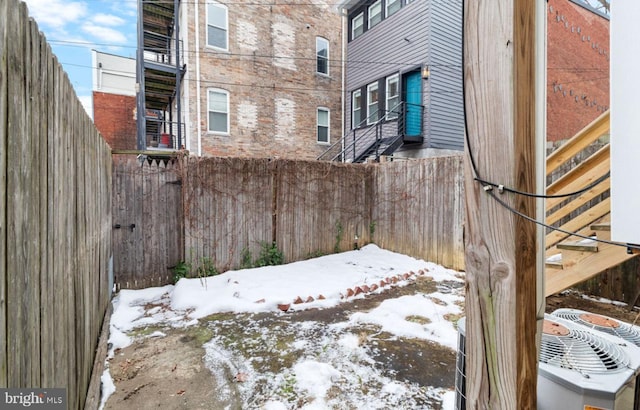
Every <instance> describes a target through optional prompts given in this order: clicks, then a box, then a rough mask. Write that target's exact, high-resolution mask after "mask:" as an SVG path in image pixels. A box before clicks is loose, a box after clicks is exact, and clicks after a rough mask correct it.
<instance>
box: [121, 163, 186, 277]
mask: <svg viewBox="0 0 640 410" xmlns="http://www.w3.org/2000/svg"><path fill="white" fill-rule="evenodd" d="M177 161H178V160H177V159H173V160H166V161H153V160H151V161H147V160H146V159H142V160H138V158H137V156H136V155H130V154H114V155H113V197H112V198H113V199H112V201H113V202H112V204H113V234H112V244H113V248H112V249H113V255H114V261H113V265H114V266H113V271H114V281H115V282H116V284H117V285H118V287H124V288H145V287H150V286H160V285H165V284H167V283H171V272H170V268H171V267H173V266H176V264H177V263H178V262H179V261H180V260H181V259H182V258H183V249H184V239H183V237H182V234H183V229H182V224H183V217H182V191H181V189H180V185H179V184H180V183H181V180H180V179H179V175H180V172H179V167H178V166H177Z"/></svg>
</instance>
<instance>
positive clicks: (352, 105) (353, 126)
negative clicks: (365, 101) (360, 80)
mask: <svg viewBox="0 0 640 410" xmlns="http://www.w3.org/2000/svg"><path fill="white" fill-rule="evenodd" d="M356 94H358V96H359V98H360V107H359V109H358V110H359V111H360V121H358V122H357V123H356V122H355V115H354V113H355V112H356V109H355V107H356V106H355V101H356ZM362 120H363V118H362V90H361V89H359V88H358V89H357V90H354V91H352V92H351V128H352V129H356V128H358V127H360V123H361V122H362Z"/></svg>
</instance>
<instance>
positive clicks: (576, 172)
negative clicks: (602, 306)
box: [545, 111, 635, 296]
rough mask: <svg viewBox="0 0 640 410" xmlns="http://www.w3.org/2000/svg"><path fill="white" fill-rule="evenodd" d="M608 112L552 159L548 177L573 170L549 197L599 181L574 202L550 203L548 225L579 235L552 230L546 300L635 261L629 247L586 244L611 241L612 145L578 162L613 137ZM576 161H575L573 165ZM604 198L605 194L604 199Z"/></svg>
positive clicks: (554, 200) (555, 200) (548, 244)
mask: <svg viewBox="0 0 640 410" xmlns="http://www.w3.org/2000/svg"><path fill="white" fill-rule="evenodd" d="M609 126H610V121H609V111H607V112H606V113H604V114H602V115H601V116H600V117H598V118H597V119H596V120H594V121H593V122H592V123H591V124H589V125H588V126H587V127H585V128H584V129H583V130H581V131H580V132H579V133H578V134H576V135H575V136H574V137H573V138H571V139H570V140H569V141H568V142H567V143H565V144H564V145H563V146H561V147H560V148H559V149H558V150H556V151H554V152H553V153H552V154H551V155H549V157H548V158H547V176H548V177H549V175H550V174H551V173H552V172H554V171H556V170H559V169H561V167H562V166H563V164H566V163H571V164H573V166H567V165H565V168H570V170H569V171H568V172H565V173H564V174H563V175H562V176H560V177H558V178H557V179H556V180H555V181H554V182H553V183H552V184H550V185H549V186H548V187H547V195H553V194H558V193H563V192H572V191H576V190H578V189H581V188H582V187H586V186H588V185H590V184H592V183H594V182H596V181H598V180H600V182H599V183H597V184H596V185H595V186H593V187H591V189H589V190H588V191H585V192H583V193H581V194H580V195H577V196H575V197H572V198H570V199H565V198H551V199H548V200H547V201H546V210H547V217H546V222H547V224H549V225H552V226H555V227H558V228H561V229H563V230H565V231H568V232H576V233H578V234H579V235H580V236H572V235H568V234H566V233H563V232H561V231H550V232H549V233H547V235H546V237H545V249H546V252H545V256H546V263H545V296H550V295H553V294H556V293H559V292H561V291H563V290H565V289H568V288H570V287H572V286H575V285H577V284H579V283H581V282H583V281H585V280H588V279H590V278H593V277H594V276H596V275H598V274H599V273H601V272H603V271H605V270H607V269H609V268H611V267H614V266H616V265H619V264H620V263H622V262H624V261H626V260H628V259H630V258H632V257H634V256H635V255H633V254H629V253H627V248H626V247H625V246H619V245H616V244H610V243H603V242H597V241H594V240H589V239H585V237H587V238H590V237H594V238H596V239H598V240H604V241H610V240H611V225H610V223H609V221H610V212H611V206H610V198H609V197H607V196H606V194H607V193H609V187H610V178H608V177H607V175H608V172H609V161H610V156H609V144H608V143H607V144H605V145H604V146H603V147H601V148H600V149H598V150H597V151H595V152H594V153H593V154H591V155H589V156H588V157H586V158H585V159H584V160H583V161H581V162H580V163H577V164H576V163H575V162H576V160H575V157H576V155H577V154H579V153H580V152H583V151H584V150H586V149H588V148H589V147H590V146H591V145H593V144H594V143H595V142H596V141H598V140H599V139H600V138H601V137H602V136H604V135H606V134H608V133H609ZM570 161H573V162H570ZM603 194H605V195H604V196H605V197H604V198H603Z"/></svg>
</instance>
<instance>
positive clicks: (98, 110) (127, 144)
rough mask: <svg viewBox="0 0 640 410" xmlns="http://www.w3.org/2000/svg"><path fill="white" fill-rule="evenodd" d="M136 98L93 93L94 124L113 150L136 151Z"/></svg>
mask: <svg viewBox="0 0 640 410" xmlns="http://www.w3.org/2000/svg"><path fill="white" fill-rule="evenodd" d="M135 108H136V97H130V96H126V95H117V94H108V93H101V92H97V91H94V92H93V122H94V123H95V124H96V128H98V131H100V133H101V134H102V136H103V137H104V139H105V140H106V141H107V143H108V144H109V146H110V147H111V149H136V131H137V128H136V121H135V119H134V111H135Z"/></svg>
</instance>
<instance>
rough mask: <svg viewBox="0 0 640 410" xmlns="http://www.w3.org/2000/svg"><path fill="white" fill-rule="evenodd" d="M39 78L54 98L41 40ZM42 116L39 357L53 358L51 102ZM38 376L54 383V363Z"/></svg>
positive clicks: (48, 56)
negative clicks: (40, 75)
mask: <svg viewBox="0 0 640 410" xmlns="http://www.w3.org/2000/svg"><path fill="white" fill-rule="evenodd" d="M41 72H42V81H41V98H42V99H43V101H55V95H54V87H55V82H54V77H53V55H52V52H51V47H49V45H48V44H47V43H46V42H45V41H44V39H42V63H41ZM42 107H43V115H42V124H43V129H42V131H41V132H42V135H41V138H40V141H41V142H40V143H41V144H42V148H43V149H42V153H43V155H42V156H43V157H44V158H45V159H44V160H43V161H42V173H41V183H42V184H43V188H42V189H43V195H42V196H41V202H40V209H41V211H42V214H41V216H43V217H44V218H43V221H42V225H41V226H42V229H43V231H42V233H43V234H42V246H41V251H42V256H41V261H42V269H41V281H40V289H41V302H42V311H41V336H40V340H41V345H42V349H43V351H42V357H56V350H55V343H54V335H55V317H56V316H55V313H54V306H55V302H54V301H55V299H54V296H53V295H54V293H55V292H54V289H55V287H54V279H53V278H54V273H55V266H54V263H53V257H54V252H53V249H52V242H53V233H54V226H53V217H54V216H53V210H54V208H53V201H52V199H53V195H54V192H53V180H54V171H53V166H54V157H53V149H54V148H53V144H52V143H51V141H52V139H53V134H54V121H55V108H54V105H53V104H43V105H42ZM40 373H41V378H42V386H45V387H50V386H55V385H56V384H55V363H54V362H53V361H51V360H42V361H41V369H40Z"/></svg>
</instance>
